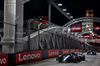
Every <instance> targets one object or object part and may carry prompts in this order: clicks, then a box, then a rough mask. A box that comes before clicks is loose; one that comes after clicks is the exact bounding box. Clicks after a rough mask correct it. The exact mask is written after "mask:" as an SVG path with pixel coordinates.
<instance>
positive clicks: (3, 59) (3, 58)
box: [0, 54, 8, 66]
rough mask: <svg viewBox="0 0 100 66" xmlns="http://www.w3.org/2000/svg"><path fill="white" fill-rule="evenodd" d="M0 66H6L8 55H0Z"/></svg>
mask: <svg viewBox="0 0 100 66" xmlns="http://www.w3.org/2000/svg"><path fill="white" fill-rule="evenodd" d="M0 66H8V54H0Z"/></svg>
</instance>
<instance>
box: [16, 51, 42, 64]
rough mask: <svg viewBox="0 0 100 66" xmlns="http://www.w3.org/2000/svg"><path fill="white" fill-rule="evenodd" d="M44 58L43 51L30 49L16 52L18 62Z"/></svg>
mask: <svg viewBox="0 0 100 66" xmlns="http://www.w3.org/2000/svg"><path fill="white" fill-rule="evenodd" d="M41 59H42V51H29V52H23V53H18V54H16V64H19V63H23V62H26V61H36V60H41Z"/></svg>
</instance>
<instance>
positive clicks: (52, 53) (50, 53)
mask: <svg viewBox="0 0 100 66" xmlns="http://www.w3.org/2000/svg"><path fill="white" fill-rule="evenodd" d="M56 56H59V49H55V50H48V58H51V57H56Z"/></svg>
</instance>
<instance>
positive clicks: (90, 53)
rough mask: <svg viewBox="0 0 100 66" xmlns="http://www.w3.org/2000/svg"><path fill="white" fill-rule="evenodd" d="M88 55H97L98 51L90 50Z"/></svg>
mask: <svg viewBox="0 0 100 66" xmlns="http://www.w3.org/2000/svg"><path fill="white" fill-rule="evenodd" d="M87 55H96V52H95V51H94V50H90V51H88V52H87Z"/></svg>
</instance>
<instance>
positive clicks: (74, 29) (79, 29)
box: [71, 27, 82, 31]
mask: <svg viewBox="0 0 100 66" xmlns="http://www.w3.org/2000/svg"><path fill="white" fill-rule="evenodd" d="M81 30H82V28H81V27H71V31H81Z"/></svg>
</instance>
